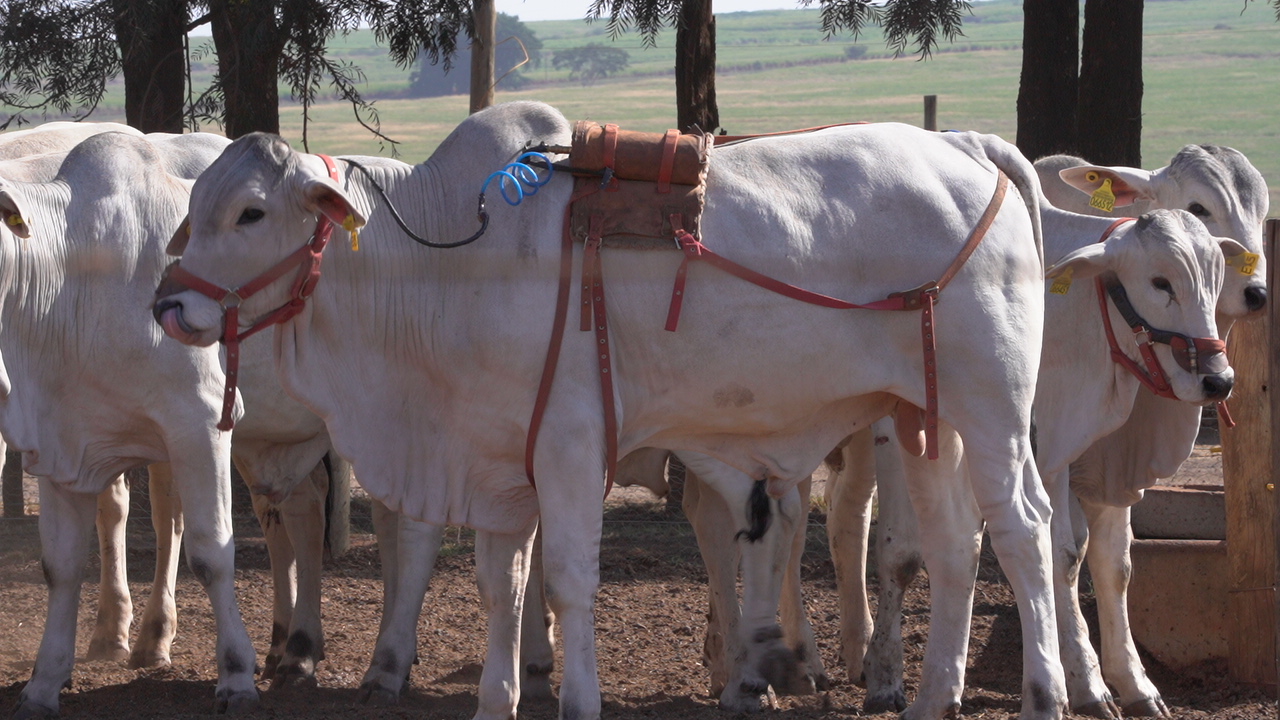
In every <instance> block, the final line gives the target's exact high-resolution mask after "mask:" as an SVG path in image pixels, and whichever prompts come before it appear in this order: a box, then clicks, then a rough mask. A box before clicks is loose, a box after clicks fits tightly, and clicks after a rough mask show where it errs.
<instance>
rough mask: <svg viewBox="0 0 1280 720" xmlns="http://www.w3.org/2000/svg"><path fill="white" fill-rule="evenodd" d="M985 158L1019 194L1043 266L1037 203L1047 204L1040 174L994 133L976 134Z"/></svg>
mask: <svg viewBox="0 0 1280 720" xmlns="http://www.w3.org/2000/svg"><path fill="white" fill-rule="evenodd" d="M977 138H978V139H979V142H980V143H981V145H982V149H983V152H984V153H985V154H986V156H987V159H988V160H990V161H991V162H992V163H994V164H995V166H996V167H997V168H999V169H1000V170H1002V171H1003V172H1004V174H1005V175H1008V176H1009V180H1010V181H1011V182H1012V183H1013V186H1014V187H1016V188H1018V193H1019V194H1021V195H1022V202H1023V203H1024V204H1026V206H1027V213H1028V214H1029V215H1030V216H1031V232H1032V233H1033V234H1034V236H1035V241H1036V251H1037V252H1038V253H1039V255H1040V266H1041V267H1044V233H1043V232H1042V231H1041V228H1040V205H1041V203H1044V204H1048V200H1045V198H1044V193H1043V192H1042V191H1041V189H1040V176H1039V175H1038V174H1037V173H1036V168H1035V165H1032V164H1031V161H1030V160H1028V159H1027V158H1026V156H1025V155H1023V154H1022V151H1021V150H1019V149H1018V148H1017V146H1015V145H1013V144H1012V143H1010V142H1008V141H1006V140H1003V139H1002V138H1000V137H997V136H995V135H977Z"/></svg>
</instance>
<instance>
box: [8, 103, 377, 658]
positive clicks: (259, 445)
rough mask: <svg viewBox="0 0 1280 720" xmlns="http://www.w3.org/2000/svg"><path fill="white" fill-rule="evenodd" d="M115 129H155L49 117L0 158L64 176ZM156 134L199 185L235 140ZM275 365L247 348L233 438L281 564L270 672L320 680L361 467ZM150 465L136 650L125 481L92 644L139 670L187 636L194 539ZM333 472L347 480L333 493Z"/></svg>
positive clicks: (105, 515)
mask: <svg viewBox="0 0 1280 720" xmlns="http://www.w3.org/2000/svg"><path fill="white" fill-rule="evenodd" d="M107 132H116V133H123V134H124V135H131V136H135V137H142V136H143V135H142V133H140V132H138V131H137V130H134V129H133V128H131V127H129V126H127V125H120V124H117V123H47V124H44V125H41V126H39V127H36V128H33V129H30V130H23V131H16V132H11V133H5V134H3V135H0V157H19V156H21V155H22V154H23V153H29V152H30V151H33V150H39V151H43V154H40V155H27V156H26V157H23V158H22V160H21V161H20V162H6V163H4V164H3V165H0V178H4V179H7V180H12V181H21V182H38V181H39V182H43V181H48V180H52V179H53V177H54V176H55V175H56V174H57V171H58V168H59V167H60V166H61V164H62V161H63V159H64V158H65V155H66V151H67V150H70V149H71V148H72V147H74V146H75V145H76V144H78V143H79V142H80V141H81V140H83V139H85V138H87V137H90V136H92V135H97V134H101V133H107ZM146 138H147V140H148V141H149V142H150V143H151V145H152V146H153V147H154V148H155V150H156V151H157V152H158V153H159V154H160V156H161V158H162V159H163V162H164V165H165V169H166V171H167V172H168V173H170V174H172V175H174V176H175V177H179V178H184V179H188V180H194V179H195V178H196V176H198V175H199V174H200V172H202V171H203V170H204V168H205V167H207V166H208V164H209V162H211V161H212V160H213V158H215V157H217V155H218V154H219V153H220V152H221V151H222V149H223V148H224V147H226V145H227V144H228V143H229V142H230V141H229V140H227V139H226V138H224V137H222V136H219V135H212V134H209V133H191V134H180V135H175V134H168V133H150V134H148V135H146ZM270 362H271V358H270V354H269V352H268V351H267V348H265V347H262V348H260V349H259V348H252V349H251V350H250V352H249V353H247V354H246V357H245V360H244V363H243V364H244V367H243V368H242V371H241V372H242V378H243V381H242V383H241V390H242V391H243V393H244V398H243V399H244V407H245V412H244V415H243V416H242V417H241V418H240V420H239V422H238V424H237V427H236V431H235V433H234V434H233V435H232V461H233V462H234V463H235V464H236V466H237V467H238V468H239V469H240V471H241V475H242V476H243V477H244V478H245V480H246V482H247V484H248V485H249V487H250V489H251V490H252V491H253V499H254V510H255V513H256V514H257V516H258V519H259V521H260V523H261V524H262V527H263V533H264V537H265V539H266V542H267V548H268V552H269V555H270V559H271V567H272V576H273V590H274V602H273V611H274V612H273V616H274V617H273V619H272V626H271V647H270V649H269V650H268V652H267V657H266V662H265V665H264V667H263V674H262V677H263V679H271V680H274V681H276V682H277V683H280V682H287V681H290V680H296V679H309V678H312V677H314V671H315V664H316V662H318V661H319V660H320V659H322V658H323V656H324V644H323V634H322V631H321V626H320V575H321V563H322V558H323V553H324V548H325V540H326V520H329V519H331V518H330V517H329V513H328V512H326V511H327V510H329V509H331V508H332V507H333V503H332V500H333V498H335V497H339V496H340V495H342V494H343V493H349V487H350V466H349V465H348V464H347V463H346V462H345V461H343V460H341V459H340V458H337V457H336V456H333V457H328V458H326V453H328V451H329V441H328V434H327V433H326V432H325V430H324V424H323V423H322V422H321V421H320V419H319V418H317V417H316V416H315V415H314V414H313V413H311V412H310V411H309V410H307V409H306V408H305V407H303V406H302V405H301V404H299V403H298V402H297V401H295V400H293V399H292V398H289V397H288V396H287V395H285V394H284V393H283V392H282V391H281V389H280V385H279V381H278V380H276V378H275V373H274V371H273V370H272V369H271V368H270V367H269V363H270ZM174 391H175V392H179V393H181V392H183V391H184V389H174ZM322 459H324V460H325V462H324V463H321V460H322ZM148 471H149V478H150V483H149V484H150V498H151V503H152V507H151V520H152V524H153V526H154V528H155V531H156V538H157V562H156V572H155V579H154V582H153V584H152V592H151V594H150V596H149V600H148V603H147V608H146V610H145V612H144V614H143V619H142V623H141V625H140V628H141V629H140V632H139V637H138V640H137V642H136V643H135V644H134V646H133V650H132V652H130V644H129V629H130V625H131V622H132V617H133V605H132V599H131V597H130V593H129V586H128V577H127V574H126V571H125V553H124V532H125V520H126V519H127V517H128V509H129V504H128V503H129V490H128V486H127V485H126V484H125V481H124V478H123V476H120V477H119V478H117V480H116V482H115V483H114V484H112V486H111V487H110V488H108V490H106V491H104V492H103V493H102V494H101V495H100V496H99V499H98V515H97V518H98V534H99V551H100V556H101V558H102V563H101V568H102V569H101V586H100V588H101V589H100V593H99V609H98V617H97V620H96V622H95V625H94V632H93V635H92V637H91V638H90V641H89V647H88V650H87V651H86V657H88V658H89V659H113V660H124V659H126V658H127V659H128V661H129V665H130V666H132V667H151V666H155V665H161V664H166V663H168V662H169V653H170V646H171V644H172V641H173V637H174V635H175V633H176V632H177V607H176V605H175V602H174V584H175V581H176V573H177V564H178V550H179V548H180V547H181V540H182V528H183V522H182V506H181V502H180V500H179V498H178V497H177V494H176V491H175V490H174V488H173V485H172V478H171V476H170V472H169V470H168V466H167V465H166V464H163V463H161V464H156V465H152V466H149V468H148ZM331 477H332V478H333V479H334V480H335V481H336V482H335V486H334V487H332V488H331V487H330V478H331ZM300 480H307V482H303V483H299V481H300ZM326 491H328V492H326ZM384 515H385V513H380V514H379V520H380V523H379V527H380V528H381V527H382V526H383V525H387V524H389V523H394V518H392V519H391V520H389V521H383V520H382V518H383V516H384ZM383 534H385V530H384V533H383ZM295 609H296V611H295ZM277 669H278V670H279V672H278V673H277Z"/></svg>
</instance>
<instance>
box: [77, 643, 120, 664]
mask: <svg viewBox="0 0 1280 720" xmlns="http://www.w3.org/2000/svg"><path fill="white" fill-rule="evenodd" d="M84 659H85V660H91V661H92V660H107V661H110V662H123V661H125V660H128V659H129V646H128V645H122V644H120V643H118V642H116V641H114V640H98V639H94V640H91V641H90V642H89V650H88V651H87V652H85V654H84Z"/></svg>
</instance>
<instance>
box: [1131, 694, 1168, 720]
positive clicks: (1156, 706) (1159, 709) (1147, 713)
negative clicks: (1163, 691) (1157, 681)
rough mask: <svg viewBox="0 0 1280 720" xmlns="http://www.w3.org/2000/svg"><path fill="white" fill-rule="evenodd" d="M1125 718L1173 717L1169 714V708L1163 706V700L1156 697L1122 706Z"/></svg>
mask: <svg viewBox="0 0 1280 720" xmlns="http://www.w3.org/2000/svg"><path fill="white" fill-rule="evenodd" d="M1124 716H1125V717H1160V718H1167V717H1173V715H1172V714H1171V713H1170V712H1169V708H1168V707H1166V706H1165V704H1164V700H1163V699H1162V698H1161V697H1160V696H1159V695H1157V696H1156V697H1152V698H1143V699H1142V700H1137V701H1135V702H1131V703H1128V704H1126V705H1125V706H1124Z"/></svg>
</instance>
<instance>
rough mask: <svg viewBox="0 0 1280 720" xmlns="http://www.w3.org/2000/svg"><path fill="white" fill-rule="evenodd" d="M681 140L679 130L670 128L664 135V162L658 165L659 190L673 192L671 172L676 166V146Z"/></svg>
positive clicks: (660, 191)
mask: <svg viewBox="0 0 1280 720" xmlns="http://www.w3.org/2000/svg"><path fill="white" fill-rule="evenodd" d="M679 142H680V131H679V130H668V131H667V133H666V134H665V135H663V136H662V164H661V165H660V166H659V167H658V188H657V189H658V192H659V193H660V194H664V195H665V194H668V193H670V192H671V172H672V170H674V169H675V166H676V146H677V144H678V143H679Z"/></svg>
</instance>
